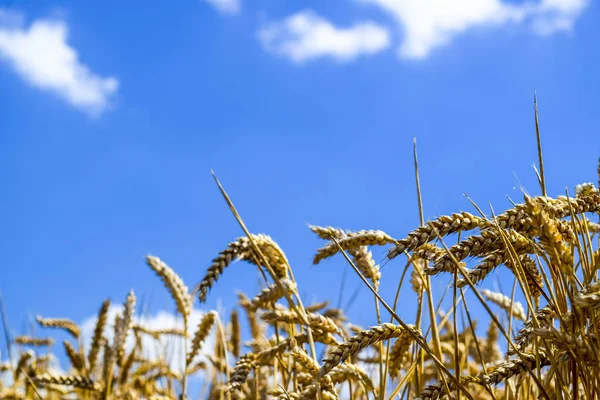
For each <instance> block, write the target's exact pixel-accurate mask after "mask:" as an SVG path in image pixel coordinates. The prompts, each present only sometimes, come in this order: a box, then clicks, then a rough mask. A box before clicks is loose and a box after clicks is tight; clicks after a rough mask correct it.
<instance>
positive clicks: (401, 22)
mask: <svg viewBox="0 0 600 400" xmlns="http://www.w3.org/2000/svg"><path fill="white" fill-rule="evenodd" d="M362 2H363V3H366V4H372V5H375V6H377V7H378V8H380V9H381V10H383V11H384V12H386V13H387V14H389V15H390V16H392V17H393V18H394V20H395V21H396V22H397V24H398V26H399V28H400V30H401V31H402V34H403V37H402V40H401V43H400V46H399V48H398V55H399V57H400V58H405V59H423V58H426V57H428V56H429V55H430V54H431V52H432V51H433V50H434V49H436V48H439V47H443V46H446V45H448V44H450V43H451V42H452V40H453V39H454V38H455V37H457V36H458V35H460V34H462V33H464V32H466V31H467V30H469V29H472V28H475V27H499V26H503V25H507V24H526V25H528V26H530V27H531V28H532V29H533V31H534V32H535V33H537V34H539V35H543V36H548V35H551V34H553V33H556V32H560V31H569V30H571V29H572V27H573V24H574V23H575V20H576V19H577V18H578V17H579V15H580V14H581V13H582V12H583V10H584V9H585V7H586V5H587V0H541V1H539V2H536V3H532V2H524V3H519V4H516V3H508V2H504V1H501V0H455V1H446V0H362Z"/></svg>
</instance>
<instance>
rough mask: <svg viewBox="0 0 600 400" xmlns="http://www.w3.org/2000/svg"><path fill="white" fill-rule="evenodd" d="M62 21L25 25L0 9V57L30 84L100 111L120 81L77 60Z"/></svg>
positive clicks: (94, 110) (19, 19)
mask: <svg viewBox="0 0 600 400" xmlns="http://www.w3.org/2000/svg"><path fill="white" fill-rule="evenodd" d="M67 33H68V31H67V26H66V25H65V23H64V22H62V21H56V20H48V19H40V20H35V21H33V23H32V24H31V25H30V26H28V27H26V26H24V25H23V24H22V17H21V16H19V15H18V14H15V13H9V12H7V11H2V10H0V60H4V61H5V62H7V63H8V64H9V65H11V66H12V67H13V69H14V70H15V71H16V73H17V74H18V75H19V76H20V77H21V78H22V79H23V80H24V81H26V82H27V83H29V84H30V85H32V86H34V87H37V88H40V89H43V90H46V91H50V92H53V93H55V94H57V95H58V96H60V97H62V98H63V99H64V100H66V101H67V102H68V103H69V104H71V105H72V106H74V107H77V108H79V109H81V110H83V111H85V112H88V113H89V114H91V115H94V116H95V115H99V114H100V113H102V112H103V111H105V110H106V109H107V108H108V107H109V105H110V103H109V98H110V97H111V96H112V95H113V94H114V93H115V92H116V91H117V89H118V86H119V82H118V81H117V79H116V78H114V77H108V78H103V77H101V76H99V75H97V74H95V73H94V72H93V71H91V70H90V69H89V67H87V66H86V65H85V64H82V63H81V62H80V60H79V56H78V54H77V51H76V50H75V49H74V48H73V47H71V46H70V45H69V44H68V43H67Z"/></svg>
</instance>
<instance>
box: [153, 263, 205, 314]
mask: <svg viewBox="0 0 600 400" xmlns="http://www.w3.org/2000/svg"><path fill="white" fill-rule="evenodd" d="M146 262H147V263H148V266H149V267H150V268H151V269H152V270H153V271H154V272H155V273H156V275H158V276H159V277H160V279H161V280H162V281H163V283H164V285H165V287H166V288H167V290H168V291H169V292H170V293H171V296H172V297H173V299H174V300H175V303H176V304H177V311H179V312H180V313H181V315H182V316H183V319H184V321H187V320H188V318H189V317H190V315H191V313H192V308H193V305H192V296H191V295H190V293H189V291H188V288H187V286H185V284H184V283H183V279H181V277H180V276H179V275H177V273H176V272H175V271H173V269H172V268H171V267H169V266H168V265H167V264H166V263H165V262H163V261H162V260H161V259H160V258H158V257H154V256H151V255H149V256H146Z"/></svg>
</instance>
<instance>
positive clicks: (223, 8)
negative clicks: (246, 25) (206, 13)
mask: <svg viewBox="0 0 600 400" xmlns="http://www.w3.org/2000/svg"><path fill="white" fill-rule="evenodd" d="M204 2H206V3H208V4H210V5H211V6H213V7H214V8H216V9H217V11H219V12H220V13H221V14H226V15H238V14H239V13H240V12H241V10H242V2H241V1H240V0H204Z"/></svg>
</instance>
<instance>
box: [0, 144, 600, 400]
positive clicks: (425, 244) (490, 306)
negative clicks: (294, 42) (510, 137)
mask: <svg viewBox="0 0 600 400" xmlns="http://www.w3.org/2000/svg"><path fill="white" fill-rule="evenodd" d="M538 140H539V137H538ZM538 143H539V141H538ZM539 156H540V160H539V170H540V172H539V174H538V178H539V183H540V189H541V195H540V196H530V195H524V198H523V201H522V202H521V203H519V204H514V205H513V207H512V208H510V209H507V210H505V211H504V212H502V213H499V214H493V215H489V214H488V215H486V214H485V213H484V212H482V210H481V209H479V208H478V207H477V206H475V205H474V209H475V210H474V211H473V213H470V212H456V213H454V214H452V215H445V216H441V217H439V218H436V219H434V220H431V221H428V222H426V221H423V217H422V215H423V214H422V212H421V226H419V227H418V228H416V229H415V230H414V231H412V232H410V233H408V234H407V235H406V236H405V237H400V238H395V237H393V236H391V235H389V234H388V233H386V232H382V231H378V230H363V231H347V230H344V229H340V228H337V227H328V226H325V227H323V226H310V230H311V231H312V232H313V233H314V234H315V235H317V236H318V237H319V238H320V239H322V240H323V246H322V247H321V248H319V249H317V250H316V252H315V255H314V264H319V263H321V262H322V261H324V260H326V259H328V258H330V257H334V256H335V257H343V258H344V259H345V260H346V262H347V264H348V268H350V269H351V270H352V271H354V273H356V274H357V275H358V276H359V278H360V279H361V280H362V281H363V283H364V285H365V286H366V288H368V290H369V291H370V292H372V294H373V299H374V302H375V307H373V310H374V313H376V318H377V321H378V324H377V325H375V326H371V327H361V326H358V325H356V324H354V323H352V321H350V320H349V319H348V317H347V316H346V315H345V312H344V310H343V309H339V308H335V307H332V306H330V304H329V302H322V303H317V304H307V303H305V302H303V300H302V298H301V296H300V293H301V291H300V288H299V287H298V285H297V283H296V281H295V279H294V274H293V269H292V266H291V265H290V263H289V262H288V259H287V258H286V255H285V253H284V251H283V250H282V249H281V248H280V246H279V245H278V244H277V243H276V242H275V241H274V240H273V239H272V238H271V237H269V236H267V235H264V234H254V233H251V232H249V231H248V230H247V228H246V226H245V225H244V223H243V220H242V217H241V216H240V215H239V214H238V213H237V211H236V209H235V206H234V205H233V202H232V201H231V200H230V199H229V197H228V196H227V193H226V192H225V190H224V189H223V187H222V186H221V185H220V183H219V182H218V181H216V182H217V184H218V186H219V188H220V190H221V192H222V194H223V196H224V198H225V200H226V202H227V203H228V205H229V207H230V208H231V211H232V213H233V215H234V216H235V218H236V219H237V221H238V222H239V223H240V226H241V227H242V229H243V231H244V235H243V236H241V237H239V238H238V239H235V240H233V241H232V242H231V243H229V244H228V245H227V246H226V247H225V248H224V249H223V250H221V252H220V253H218V255H217V256H216V257H215V258H214V259H213V260H212V262H210V266H209V267H208V269H207V270H206V273H205V274H204V276H203V277H199V278H201V279H199V283H197V284H196V285H195V286H194V287H193V288H190V287H188V286H187V285H186V284H185V283H184V282H183V280H182V279H181V278H180V277H179V275H178V274H177V272H175V270H174V269H172V268H171V267H170V266H169V265H167V264H166V263H165V262H164V261H162V260H161V259H160V258H158V257H155V256H151V255H148V256H147V257H146V261H147V265H148V267H149V268H150V269H151V270H152V271H153V272H154V273H155V274H156V275H157V276H158V278H160V279H161V280H162V282H163V283H164V286H165V289H166V290H168V291H169V293H170V295H171V297H172V298H173V301H174V303H175V305H176V308H177V312H178V314H179V316H180V318H181V321H182V324H181V328H178V329H173V328H169V329H151V328H149V327H147V326H144V325H143V324H140V323H135V321H134V318H133V316H134V314H135V313H136V295H135V294H134V293H133V292H130V293H129V294H127V296H126V297H125V300H124V303H123V306H122V309H121V310H122V311H121V312H120V313H119V314H118V315H117V317H116V318H115V320H114V321H112V320H109V318H108V314H109V313H108V311H109V308H110V302H109V301H108V300H107V301H105V302H103V303H102V305H101V306H100V308H99V311H98V314H97V315H98V318H97V322H96V327H95V329H94V334H93V337H92V340H91V343H90V344H89V345H88V346H84V344H83V343H82V340H81V339H82V338H81V330H80V327H79V326H78V325H77V324H75V323H74V322H72V321H70V320H67V319H53V318H46V317H38V318H37V323H38V324H39V326H40V328H43V329H40V330H38V332H41V335H40V336H36V337H29V336H18V337H14V338H11V339H10V342H11V344H12V351H11V355H10V356H11V357H10V359H9V358H8V357H5V359H4V360H3V362H2V364H0V376H1V379H0V398H1V399H67V398H76V399H90V400H91V399H105V400H106V399H154V400H158V399H187V398H190V399H191V398H198V397H196V396H195V395H194V396H193V395H191V394H190V393H189V391H188V387H189V386H190V384H189V382H190V380H191V379H192V378H193V377H195V376H197V375H201V376H202V377H203V379H202V382H203V383H202V388H201V394H200V396H199V398H208V399H226V400H230V399H248V400H251V399H282V400H284V399H289V400H296V399H322V400H333V399H352V400H358V399H381V400H383V399H386V400H387V399H423V400H425V399H445V398H451V399H470V400H473V399H497V400H503V399H504V400H508V399H547V400H549V399H598V398H600V355H599V353H600V346H599V342H598V335H599V333H600V324H599V322H600V282H599V280H598V278H599V275H598V271H599V269H600V251H599V247H598V243H599V233H600V226H599V225H598V224H597V223H596V222H594V219H597V217H598V215H599V214H600V191H599V190H598V188H597V187H596V186H595V185H594V184H591V183H584V184H581V185H579V186H577V188H576V190H575V192H574V193H573V194H572V195H568V194H565V195H559V196H554V197H551V196H549V195H547V194H546V188H545V177H544V171H543V160H542V154H541V147H540V150H539ZM415 167H416V169H415V172H416V174H415V175H416V177H417V179H416V182H417V189H418V191H417V192H418V193H420V190H419V181H418V163H417V158H416V147H415ZM536 172H537V171H536ZM598 174H599V177H600V163H599V165H598ZM215 179H216V178H215ZM419 203H420V194H419ZM374 246H383V247H384V249H385V251H386V252H387V256H386V258H385V263H393V264H395V267H393V268H402V269H403V274H402V279H401V280H400V282H399V283H398V289H397V294H396V296H395V298H391V299H390V298H382V297H381V296H380V294H379V286H380V282H381V280H382V279H385V273H384V272H383V271H382V270H381V267H380V265H379V264H378V263H377V262H376V261H375V259H374V257H373V255H372V252H371V248H372V247H374ZM234 261H242V262H246V263H249V264H252V265H254V266H255V267H256V268H257V270H258V271H259V274H260V276H261V279H262V282H263V284H264V285H263V287H264V288H263V289H262V290H261V291H260V293H252V294H244V293H238V294H237V296H238V308H237V310H233V311H232V312H231V313H229V315H220V314H219V313H218V312H217V311H216V310H213V311H209V312H207V313H205V314H204V315H203V316H202V318H201V320H200V322H199V323H198V324H194V325H192V324H191V322H190V315H191V313H192V310H193V309H194V303H196V302H197V303H199V304H200V305H202V304H203V303H204V302H205V301H206V299H207V297H208V296H210V292H211V288H213V287H214V286H215V285H217V284H218V280H219V278H220V277H221V276H222V275H223V274H224V273H227V270H228V269H229V268H230V267H231V264H232V263H233V262H234ZM467 263H468V264H467ZM467 265H468V266H467ZM388 268H392V267H388ZM495 269H504V270H507V271H510V273H511V276H512V277H513V279H514V282H515V285H514V289H513V290H512V291H511V292H510V293H500V292H495V291H491V290H488V289H483V288H482V287H481V286H480V285H481V282H483V281H485V280H486V279H488V278H489V277H490V276H492V274H493V272H494V270H495ZM444 276H446V277H445V278H444ZM434 279H447V280H449V282H450V285H449V287H448V290H447V291H446V292H445V293H437V292H436V293H434V289H433V286H432V280H434ZM401 289H404V290H410V291H412V292H413V299H414V315H415V317H414V319H413V320H410V321H408V320H403V319H402V318H400V317H399V316H398V315H397V313H396V309H397V306H398V304H397V303H398V298H399V297H398V296H399V295H398V294H399V293H400V290H401ZM306 290H308V291H310V288H306ZM232 295H234V293H232ZM467 295H468V296H467ZM467 298H468V299H469V300H468V301H467ZM434 299H435V301H434ZM442 299H445V300H447V302H446V303H445V304H450V307H449V308H446V309H443V308H442V306H441V304H442ZM517 299H520V300H517ZM475 306H477V307H481V308H483V309H484V310H485V318H483V319H482V318H479V319H477V318H475V317H474V315H472V313H471V312H470V307H471V308H473V307H475ZM499 309H500V310H502V312H501V313H498V312H497V310H499ZM480 317H481V316H480ZM478 320H479V322H480V324H481V323H483V324H485V326H483V327H480V329H479V330H478V329H477V322H478ZM242 328H244V329H242ZM51 329H58V330H63V331H65V332H66V333H67V334H68V336H69V338H70V339H68V340H65V341H64V342H63V346H62V347H63V348H64V354H66V358H67V359H68V361H69V363H70V365H68V366H65V367H63V370H62V372H61V373H60V374H57V373H56V371H55V370H54V369H53V368H51V365H52V363H51V361H52V359H53V358H54V356H53V355H52V352H51V351H46V350H45V349H47V348H48V347H49V346H52V345H53V344H54V340H53V338H52V337H51V336H48V337H46V336H43V335H44V334H47V333H48V332H50V330H51ZM5 330H6V327H5ZM244 331H248V332H249V336H248V337H243V336H244V335H243V334H242V332H244ZM107 332H110V333H111V334H110V335H107ZM478 332H479V333H478ZM164 337H169V338H173V340H181V341H182V342H183V343H184V346H182V349H181V352H182V353H183V354H181V357H180V359H181V361H182V364H183V365H178V366H173V365H172V363H169V362H168V361H167V360H166V359H160V358H158V359H156V358H155V359H148V358H146V357H145V354H147V352H146V351H145V349H144V346H145V345H146V344H147V343H148V340H143V339H148V338H151V339H152V340H156V343H161V342H160V341H159V339H161V338H164ZM128 338H129V340H133V343H134V345H133V346H126V342H127V340H128ZM207 344H210V346H207ZM61 357H62V355H61Z"/></svg>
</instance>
